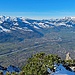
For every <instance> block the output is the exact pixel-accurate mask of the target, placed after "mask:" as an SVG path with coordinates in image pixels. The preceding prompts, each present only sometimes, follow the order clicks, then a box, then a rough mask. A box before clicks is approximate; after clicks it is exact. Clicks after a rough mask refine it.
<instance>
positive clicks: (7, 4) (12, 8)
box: [0, 0, 75, 19]
mask: <svg viewBox="0 0 75 75" xmlns="http://www.w3.org/2000/svg"><path fill="white" fill-rule="evenodd" d="M0 15H6V16H24V17H28V18H36V19H42V18H48V19H49V18H58V17H59V18H60V17H65V16H75V0H0Z"/></svg>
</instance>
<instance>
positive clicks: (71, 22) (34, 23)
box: [0, 16, 75, 32]
mask: <svg viewBox="0 0 75 75" xmlns="http://www.w3.org/2000/svg"><path fill="white" fill-rule="evenodd" d="M55 26H56V27H58V26H65V27H73V26H75V18H74V17H67V18H66V17H65V18H63V19H50V20H32V19H26V18H24V17H6V16H0V32H11V31H15V30H23V31H34V29H35V30H36V29H42V28H52V27H55Z"/></svg>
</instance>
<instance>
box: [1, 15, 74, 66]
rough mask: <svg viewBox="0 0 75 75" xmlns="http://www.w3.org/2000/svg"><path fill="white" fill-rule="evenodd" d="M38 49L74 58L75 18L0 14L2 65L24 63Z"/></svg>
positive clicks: (20, 64) (19, 64) (38, 50)
mask: <svg viewBox="0 0 75 75" xmlns="http://www.w3.org/2000/svg"><path fill="white" fill-rule="evenodd" d="M37 52H45V53H47V54H48V53H51V54H58V55H59V56H60V57H62V58H63V59H65V55H66V53H67V52H69V53H70V54H71V56H72V58H73V59H75V17H64V18H61V19H48V20H46V19H43V20H35V19H29V18H25V17H10V16H0V64H1V65H4V66H8V65H18V66H22V65H23V64H24V62H26V59H27V58H29V57H31V55H32V54H35V53H37Z"/></svg>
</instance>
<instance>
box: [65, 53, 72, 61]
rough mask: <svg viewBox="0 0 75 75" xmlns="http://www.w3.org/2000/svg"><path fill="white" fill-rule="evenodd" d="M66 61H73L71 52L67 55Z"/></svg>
mask: <svg viewBox="0 0 75 75" xmlns="http://www.w3.org/2000/svg"><path fill="white" fill-rule="evenodd" d="M66 60H72V58H71V57H70V53H69V52H68V53H67V54H66Z"/></svg>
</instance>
